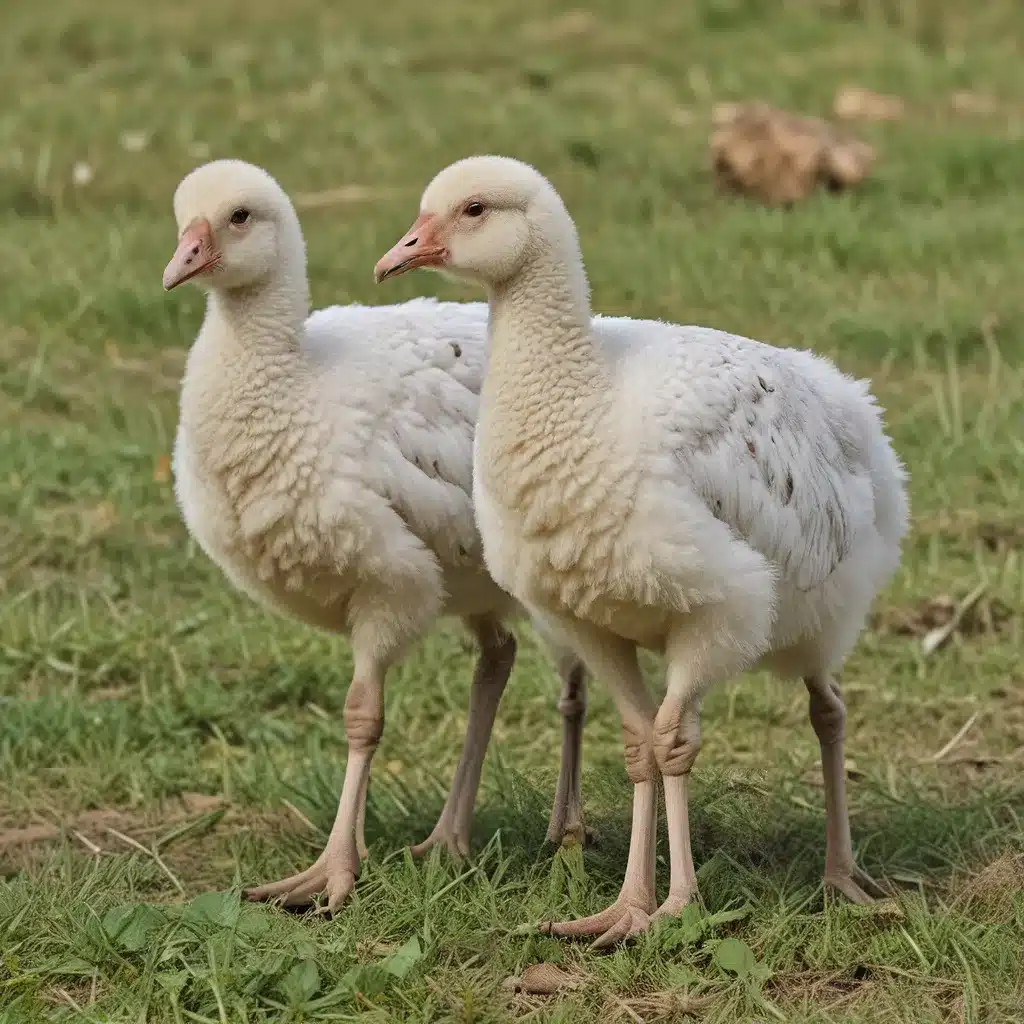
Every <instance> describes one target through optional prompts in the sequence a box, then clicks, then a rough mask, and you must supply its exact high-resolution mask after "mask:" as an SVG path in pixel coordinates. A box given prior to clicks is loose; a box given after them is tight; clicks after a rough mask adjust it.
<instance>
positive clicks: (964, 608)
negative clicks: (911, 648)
mask: <svg viewBox="0 0 1024 1024" xmlns="http://www.w3.org/2000/svg"><path fill="white" fill-rule="evenodd" d="M987 590H988V583H987V582H982V583H979V584H978V585H977V586H976V587H975V588H974V589H973V590H972V591H971V592H970V593H969V594H968V595H967V596H966V597H965V598H964V599H963V600H962V601H961V602H960V603H959V604H958V605H957V606H956V608H955V609H954V610H953V614H952V615H951V616H950V619H949V621H948V622H947V623H946V624H945V625H942V626H936V627H935V629H932V630H929V631H928V632H927V633H925V635H924V636H923V637H922V638H921V653H922V654H923V655H924V657H926V658H927V657H928V655H930V654H934V653H935V652H936V651H937V650H938V649H939V648H940V647H942V646H943V645H945V644H946V643H948V641H949V638H950V637H951V636H952V635H953V634H954V633H955V632H956V630H957V627H958V626H959V625H960V623H961V622H962V621H963V620H964V617H965V616H966V615H967V613H968V612H969V611H970V610H971V609H972V608H973V607H974V606H975V605H976V604H977V603H978V601H980V600H981V598H982V596H983V595H984V594H985V592H986V591H987Z"/></svg>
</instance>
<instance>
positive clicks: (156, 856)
mask: <svg viewBox="0 0 1024 1024" xmlns="http://www.w3.org/2000/svg"><path fill="white" fill-rule="evenodd" d="M107 831H108V832H109V833H110V834H111V835H112V836H114V838H115V839H120V840H121V842H123V843H127V844H128V845H129V846H132V847H134V848H135V849H136V850H138V851H139V852H140V853H144V854H145V855H146V856H147V857H150V858H151V859H152V860H153V861H155V862H156V865H157V867H159V868H160V870H161V871H163V873H164V874H165V875H166V876H167V877H168V878H169V879H170V880H171V883H172V884H173V885H174V888H175V889H177V890H178V892H179V893H181V895H182V896H184V895H185V886H183V885H182V884H181V882H179V881H178V879H177V878H176V877H175V874H174V872H173V871H171V869H170V868H169V867H168V866H167V865H166V864H165V863H164V861H163V858H162V857H161V856H160V854H159V853H157V852H156V850H151V849H150V848H149V847H147V846H143V845H142V843H140V842H137V841H136V840H134V839H132V837H131V836H126V835H125V834H124V833H123V832H118V831H117V829H116V828H110V827H109V826H107Z"/></svg>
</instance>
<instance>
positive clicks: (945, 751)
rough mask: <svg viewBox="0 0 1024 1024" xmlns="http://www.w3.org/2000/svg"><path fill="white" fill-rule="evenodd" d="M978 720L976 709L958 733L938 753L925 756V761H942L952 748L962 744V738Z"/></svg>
mask: <svg viewBox="0 0 1024 1024" xmlns="http://www.w3.org/2000/svg"><path fill="white" fill-rule="evenodd" d="M977 720H978V712H977V711H975V712H974V714H973V715H971V717H970V718H968V719H967V721H966V722H964V724H963V725H962V726H961V727H960V730H959V731H958V732H957V734H956V735H955V736H954V737H953V738H952V739H951V740H950V741H949V742H948V743H947V744H946V745H945V746H944V747H943V748H942V749H941V750H940V751H939V752H938V753H936V754H932V756H931V757H926V758H924V763H928V762H930V763H932V764H934V763H935V762H937V761H941V760H942V759H943V758H944V757H945V756H946V755H947V754H948V753H949V752H950V751H951V750H954V749H956V747H958V746H959V745H960V742H961V740H963V738H964V737H965V736H966V735H967V733H968V732H970V729H971V726H972V725H974V723H975V722H976V721H977Z"/></svg>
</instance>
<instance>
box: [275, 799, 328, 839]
mask: <svg viewBox="0 0 1024 1024" xmlns="http://www.w3.org/2000/svg"><path fill="white" fill-rule="evenodd" d="M281 803H282V804H284V806H285V807H287V808H288V810H289V811H291V812H292V814H294V815H295V817H296V818H298V819H299V821H301V822H302V824H303V825H305V826H306V828H308V829H309V830H310V832H319V831H320V830H319V829H318V828H317V827H316V825H314V824H313V822H311V821H310V820H309V818H307V817H306V816H305V815H304V814H303V813H302V811H300V810H299V809H298V807H296V806H295V804H293V803H292V802H291V800H282V801H281Z"/></svg>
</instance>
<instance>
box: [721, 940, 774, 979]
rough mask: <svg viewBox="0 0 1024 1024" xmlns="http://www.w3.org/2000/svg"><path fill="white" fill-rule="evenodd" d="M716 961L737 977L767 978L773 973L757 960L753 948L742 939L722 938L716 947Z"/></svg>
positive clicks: (723, 968) (724, 969)
mask: <svg viewBox="0 0 1024 1024" xmlns="http://www.w3.org/2000/svg"><path fill="white" fill-rule="evenodd" d="M714 961H715V963H716V964H717V965H718V966H719V967H721V969H722V970H723V971H726V972H727V973H728V974H734V975H735V976H736V977H737V978H765V977H767V976H768V974H770V973H771V972H770V971H769V970H768V968H766V967H765V966H764V965H763V964H759V963H758V962H757V958H756V957H755V956H754V953H753V951H752V950H751V948H750V947H749V946H748V945H747V944H746V943H745V942H743V941H742V940H741V939H732V938H729V939H722V941H721V942H719V943H718V945H717V946H716V947H715V954H714Z"/></svg>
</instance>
